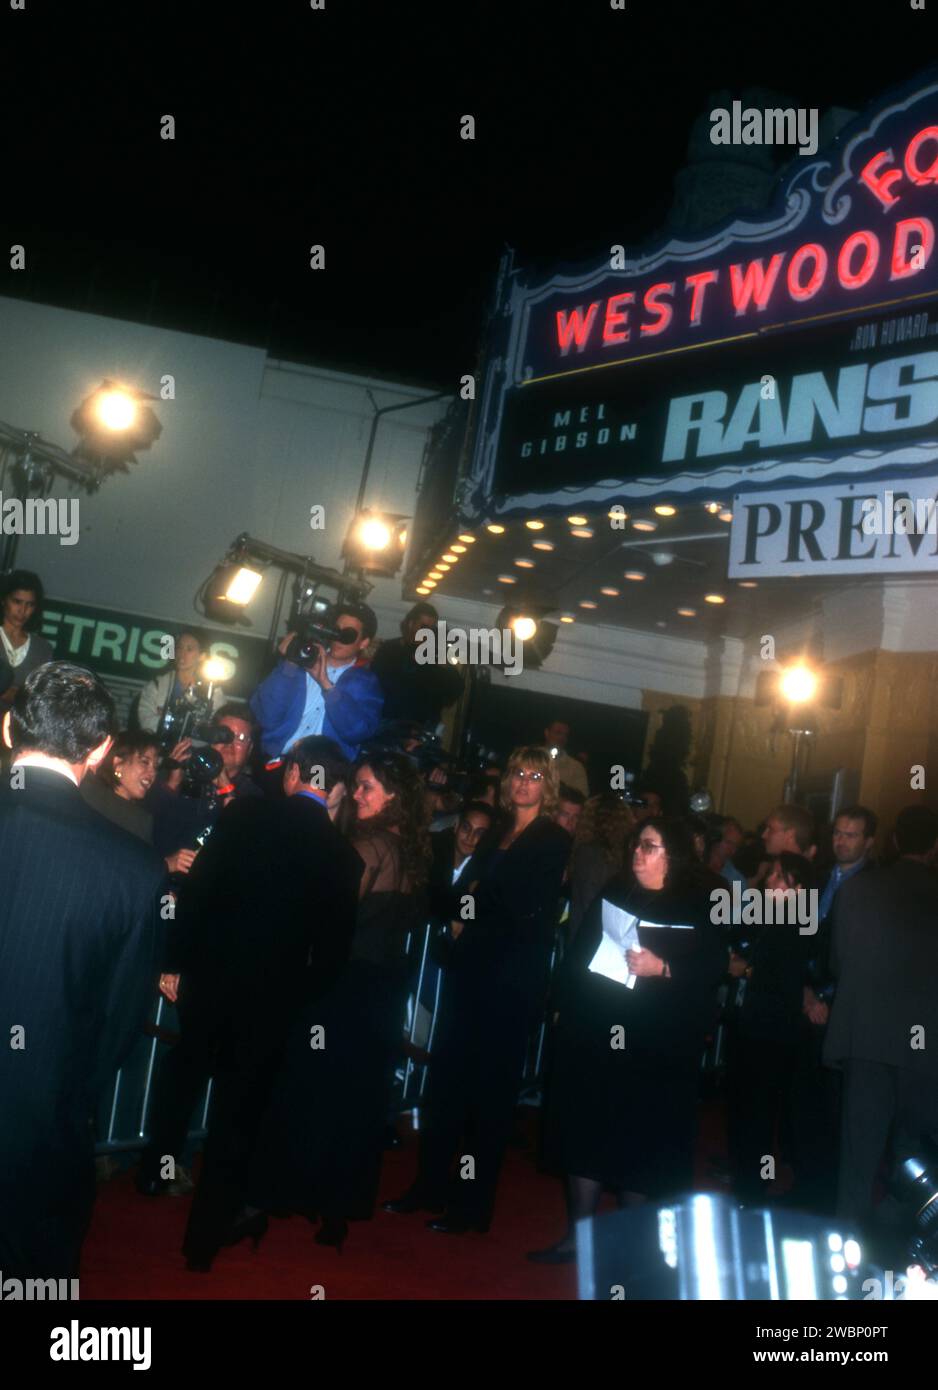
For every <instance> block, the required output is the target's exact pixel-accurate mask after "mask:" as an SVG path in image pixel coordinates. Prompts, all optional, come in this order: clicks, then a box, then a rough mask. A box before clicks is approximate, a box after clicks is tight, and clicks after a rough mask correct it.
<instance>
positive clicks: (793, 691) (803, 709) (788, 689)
mask: <svg viewBox="0 0 938 1390" xmlns="http://www.w3.org/2000/svg"><path fill="white" fill-rule="evenodd" d="M778 686H779V693H780V694H781V695H782V697H783V698H784V699H785V700H786V701H787V703H788V715H787V722H788V732H789V733H790V734H791V736H792V750H791V770H790V771H789V774H788V780H787V782H786V783H785V790H784V793H783V798H782V799H783V800H784V801H785V803H786V804H790V803H792V802H793V801H794V800H795V798H796V797H797V795H798V776H799V770H800V769H799V762H800V755H801V741H802V739H805V738H812V737H813V736H814V721H813V719H811V718H810V717H809V710H810V706H811V703H812V701H813V700H814V699H815V697H816V695H817V692H818V688H819V686H820V680H819V678H818V676H817V674H816V672H814V671H812V670H811V669H810V668H809V667H807V666H805V665H803V664H801V663H799V664H798V665H795V666H789V667H787V668H786V669H785V670H784V671H783V672H782V674H781V677H780V679H779V683H778Z"/></svg>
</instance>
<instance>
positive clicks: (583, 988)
mask: <svg viewBox="0 0 938 1390" xmlns="http://www.w3.org/2000/svg"><path fill="white" fill-rule="evenodd" d="M693 866H694V851H693V844H692V841H691V836H690V831H689V828H688V827H687V826H686V825H685V824H684V823H683V822H682V821H679V820H670V819H666V818H664V817H658V816H656V817H653V818H652V819H650V820H646V821H644V822H642V824H641V826H640V827H639V829H638V831H637V832H636V835H635V838H634V840H633V852H632V855H631V872H629V873H626V874H623V875H620V876H619V877H618V878H616V879H614V880H613V881H612V882H611V883H610V884H608V885H607V886H606V888H605V889H604V890H603V893H602V894H601V896H600V897H598V898H597V899H596V901H595V902H594V903H593V905H592V907H591V908H590V910H589V911H588V912H587V914H586V917H585V918H584V921H583V925H582V926H581V928H580V930H579V932H578V933H577V935H576V937H575V938H574V941H573V944H572V946H571V948H570V950H569V952H568V954H567V957H566V960H565V962H564V968H563V972H562V976H561V980H560V982H559V987H558V992H557V995H556V999H557V1014H556V1019H557V1030H556V1040H555V1041H556V1051H555V1059H554V1075H553V1082H552V1087H551V1094H550V1097H549V1100H548V1112H547V1117H546V1136H545V1137H546V1154H547V1158H548V1162H549V1163H550V1164H551V1166H552V1167H554V1168H556V1170H557V1171H559V1172H562V1173H566V1174H567V1175H568V1184H569V1187H568V1206H569V1214H570V1226H569V1229H568V1232H567V1235H566V1237H565V1238H564V1239H563V1240H562V1241H560V1242H559V1244H557V1245H555V1246H552V1247H551V1248H550V1249H549V1250H541V1251H533V1252H532V1253H531V1256H530V1257H529V1258H532V1259H534V1260H539V1261H542V1262H545V1263H553V1262H557V1263H559V1262H562V1261H566V1260H572V1259H574V1258H575V1247H574V1235H573V1223H574V1222H575V1221H578V1220H581V1219H582V1218H584V1217H588V1216H592V1215H593V1214H594V1213H595V1211H596V1208H597V1206H598V1203H599V1197H600V1193H601V1192H602V1190H603V1189H604V1188H611V1189H612V1190H613V1191H614V1192H615V1193H616V1195H617V1198H618V1200H619V1203H620V1205H631V1204H633V1203H636V1202H638V1201H641V1200H643V1199H644V1198H646V1197H650V1196H656V1197H658V1196H664V1195H666V1194H670V1193H674V1192H680V1191H682V1190H688V1189H689V1188H690V1187H691V1186H692V1183H693V1158H694V1140H695V1136H696V1118H697V1116H696V1105H697V1078H698V1073H699V1068H700V1055H701V1052H702V1050H703V1045H704V1038H705V1035H706V1032H707V1029H708V1027H709V1026H710V1024H711V1023H712V1021H713V1018H714V1015H715V1009H716V990H717V986H718V985H719V983H720V980H721V978H722V976H723V974H724V973H725V971H726V954H727V952H726V946H725V944H724V943H723V941H722V940H721V935H720V931H719V929H718V928H717V927H715V926H713V925H712V923H711V921H710V903H709V900H708V898H707V895H706V893H705V891H703V890H702V889H701V888H700V886H699V883H698V881H697V880H696V878H695V876H694V872H693Z"/></svg>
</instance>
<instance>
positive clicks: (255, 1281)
mask: <svg viewBox="0 0 938 1390" xmlns="http://www.w3.org/2000/svg"><path fill="white" fill-rule="evenodd" d="M522 1115H523V1122H524V1125H525V1129H526V1130H527V1131H528V1132H529V1133H531V1134H532V1135H533V1122H534V1115H533V1114H532V1113H531V1112H530V1111H528V1112H522ZM702 1119H703V1124H702V1131H703V1132H702V1136H701V1144H700V1146H699V1163H698V1169H699V1172H698V1185H699V1187H700V1188H708V1189H710V1190H719V1185H718V1184H715V1183H714V1181H713V1179H712V1177H708V1172H707V1160H708V1158H709V1157H710V1156H711V1155H712V1154H713V1153H715V1152H718V1151H719V1150H720V1149H722V1134H721V1133H720V1130H721V1124H720V1119H719V1117H718V1114H715V1113H714V1110H713V1109H712V1108H711V1107H705V1108H704V1112H703V1116H702ZM400 1130H401V1135H402V1137H403V1138H404V1141H405V1142H404V1147H403V1148H402V1149H399V1150H396V1151H390V1152H388V1153H387V1154H386V1155H385V1163H384V1171H383V1177H382V1184H381V1198H382V1200H384V1199H386V1198H388V1197H396V1196H399V1195H400V1193H402V1192H403V1191H404V1190H405V1189H406V1187H407V1186H408V1184H409V1183H410V1181H411V1179H412V1177H413V1174H414V1169H415V1165H416V1149H417V1143H416V1135H414V1134H413V1133H412V1132H411V1131H410V1130H409V1129H408V1128H407V1127H406V1125H405V1124H404V1123H402V1124H401V1126H400ZM606 1200H607V1201H609V1199H606ZM190 1202H191V1198H188V1197H176V1198H174V1197H158V1198H155V1197H141V1196H140V1195H139V1194H138V1193H137V1191H136V1190H135V1188H134V1186H133V1181H132V1177H131V1173H129V1172H125V1173H122V1174H120V1175H119V1176H118V1177H115V1178H113V1179H112V1180H111V1181H110V1182H105V1183H102V1184H100V1185H99V1187H98V1200H97V1204H96V1206H95V1212H94V1217H93V1220H92V1224H91V1230H90V1232H89V1235H88V1239H87V1240H86V1242H85V1247H84V1252H83V1256H82V1265H81V1297H82V1300H85V1299H124V1298H127V1299H254V1298H259V1299H300V1300H303V1301H308V1300H309V1299H310V1298H311V1296H312V1295H311V1292H310V1290H311V1286H313V1285H316V1284H321V1285H322V1287H323V1293H324V1296H325V1298H326V1299H575V1298H576V1267H575V1266H573V1265H564V1266H559V1267H558V1266H546V1267H545V1266H539V1265H534V1264H531V1263H530V1262H529V1261H528V1260H526V1259H525V1252H526V1251H528V1250H535V1249H540V1248H542V1247H544V1246H546V1245H550V1244H552V1243H553V1242H554V1241H555V1240H559V1239H560V1237H561V1235H562V1234H563V1231H564V1227H565V1208H564V1201H563V1193H562V1189H561V1185H560V1183H559V1182H557V1181H556V1180H555V1179H553V1178H550V1177H546V1176H544V1175H543V1174H542V1173H539V1172H538V1171H537V1168H536V1167H535V1164H534V1153H533V1148H532V1149H529V1150H527V1151H524V1150H521V1149H517V1148H511V1149H509V1152H508V1156H507V1158H506V1160H505V1165H504V1168H503V1171H502V1177H501V1183H500V1186H499V1197H498V1208H497V1210H496V1215H495V1221H494V1223H493V1226H492V1229H491V1231H490V1232H489V1233H488V1234H487V1235H484V1236H480V1235H476V1234H474V1233H470V1234H468V1235H465V1236H445V1235H438V1234H436V1233H435V1232H433V1231H428V1230H427V1229H426V1227H425V1226H424V1220H425V1219H426V1218H425V1217H424V1216H422V1215H420V1214H418V1215H416V1216H391V1215H390V1214H389V1213H387V1212H383V1211H380V1210H379V1211H377V1212H376V1213H375V1216H374V1219H373V1220H371V1221H359V1222H353V1223H352V1224H351V1225H350V1227H349V1236H348V1240H347V1241H346V1243H345V1245H344V1247H343V1249H342V1253H341V1254H338V1253H337V1252H336V1251H335V1250H332V1249H328V1248H324V1247H321V1246H318V1245H316V1243H315V1242H314V1240H313V1234H314V1231H315V1227H313V1226H312V1225H310V1223H309V1222H308V1221H306V1220H304V1219H303V1218H302V1217H298V1216H294V1217H290V1218H289V1219H288V1220H275V1219H271V1222H270V1226H269V1229H268V1231H267V1235H266V1236H265V1237H264V1239H263V1241H262V1242H261V1245H260V1247H259V1248H258V1250H257V1251H255V1250H254V1249H253V1248H252V1246H251V1245H250V1243H249V1242H247V1241H244V1242H242V1243H241V1245H239V1246H236V1247H235V1248H234V1249H231V1250H223V1251H221V1253H220V1254H219V1256H218V1258H217V1260H216V1261H215V1265H214V1267H213V1269H212V1272H211V1273H210V1274H190V1273H189V1272H188V1270H187V1269H186V1267H185V1262H184V1260H183V1257H182V1254H181V1253H180V1247H181V1245H182V1237H183V1231H184V1230H185V1225H186V1221H187V1219H188V1215H189V1205H190ZM611 1205H612V1204H611V1201H610V1206H611Z"/></svg>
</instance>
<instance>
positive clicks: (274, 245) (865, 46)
mask: <svg viewBox="0 0 938 1390" xmlns="http://www.w3.org/2000/svg"><path fill="white" fill-rule="evenodd" d="M212 10H213V6H211V5H206V4H203V3H198V4H194V3H192V2H191V0H189V3H187V4H174V3H171V2H169V3H167V0H160V3H153V2H152V0H132V3H131V4H129V5H128V4H124V5H123V6H122V7H117V6H113V7H112V6H111V5H106V4H94V3H83V4H82V5H80V6H79V5H76V4H71V5H66V4H61V3H59V4H43V3H42V0H27V8H26V10H25V11H23V12H10V11H7V10H0V14H2V16H3V29H2V34H0V42H2V44H3V52H4V66H5V68H6V69H7V73H8V74H10V79H11V80H9V81H6V82H5V84H4V90H3V93H2V96H0V104H2V108H3V110H4V129H5V149H4V170H5V178H4V199H3V204H4V206H3V213H2V224H3V234H4V238H5V241H4V245H9V244H11V243H13V242H22V243H24V244H25V245H26V248H27V258H28V259H27V264H28V271H27V272H26V273H13V272H11V271H10V270H8V269H6V268H5V262H6V258H5V257H4V269H3V271H2V284H0V293H4V294H15V295H25V296H28V297H31V298H34V299H36V300H38V301H42V302H47V303H54V304H59V305H62V306H65V307H69V308H73V309H80V310H89V311H92V312H96V313H106V314H111V315H115V316H118V317H124V318H130V319H135V320H139V321H143V322H147V321H149V322H151V323H153V324H155V325H161V326H167V327H171V328H176V329H183V330H186V331H189V332H194V333H207V334H211V335H212V336H215V337H222V338H231V339H234V340H236V341H240V342H244V343H251V344H256V345H260V346H263V347H266V348H267V349H268V350H269V351H270V353H271V355H272V356H274V357H286V358H291V359H294V360H297V361H304V362H310V363H318V364H321V365H326V366H332V367H339V368H345V369H349V370H352V371H359V372H373V373H375V374H376V375H379V376H384V377H388V378H391V379H396V380H401V381H412V382H415V383H421V384H425V385H427V386H432V387H437V388H446V387H448V386H449V385H450V384H452V382H453V381H454V379H455V378H456V377H457V376H458V375H460V374H461V373H462V372H464V371H467V370H472V368H473V367H474V365H475V362H476V354H477V349H478V344H479V338H480V333H481V330H482V325H483V320H484V307H485V305H486V303H487V301H488V299H489V297H490V295H491V292H492V285H493V278H494V274H495V271H496V269H497V266H498V261H499V256H500V254H501V251H502V249H503V247H504V246H505V245H506V244H510V245H512V246H514V247H515V249H516V251H517V252H518V256H519V260H520V261H521V262H522V263H525V262H529V261H536V262H538V263H539V264H542V265H544V266H550V264H551V263H553V262H556V261H566V260H576V259H585V258H588V257H591V256H594V255H595V254H596V253H597V250H598V249H599V248H604V247H606V246H608V245H609V244H610V243H612V242H614V241H622V242H623V243H625V244H626V245H627V246H633V247H634V246H639V245H641V244H642V242H643V241H648V240H649V239H650V238H652V237H654V235H655V233H656V232H657V231H658V230H659V229H660V227H661V224H662V222H663V221H664V218H665V216H666V214H667V212H668V209H669V207H670V205H671V201H672V196H673V180H674V175H675V172H676V171H677V170H678V169H679V168H680V167H681V166H682V165H683V164H684V163H685V153H686V146H687V139H688V134H689V129H690V125H691V122H692V120H693V119H694V117H695V116H697V115H699V114H700V113H701V112H703V111H704V110H705V109H706V110H709V109H710V106H711V105H712V104H713V103H712V102H711V100H710V98H711V94H715V93H716V92H717V91H719V90H720V89H723V88H725V89H728V91H729V93H730V96H731V97H736V96H740V97H741V96H742V95H743V93H744V91H745V89H746V88H747V87H750V86H755V85H761V86H767V87H770V88H772V89H774V90H775V91H776V92H778V93H780V94H782V95H784V96H786V97H789V98H790V99H791V100H792V101H793V102H795V103H796V104H799V105H807V106H817V107H819V108H820V110H821V113H822V114H823V111H824V110H825V109H826V108H827V107H828V106H830V105H838V106H846V107H850V108H853V109H857V108H858V107H860V106H862V105H863V104H864V103H865V101H867V100H869V99H870V98H872V97H874V96H875V95H876V94H877V93H878V92H880V91H881V90H883V88H885V87H887V86H890V85H893V84H894V83H896V82H900V81H904V80H906V79H907V78H909V77H911V76H913V75H914V74H915V73H916V72H917V71H918V70H920V69H921V67H923V66H924V65H925V63H926V62H927V61H928V60H929V59H930V58H932V57H933V56H934V55H935V54H936V53H938V44H936V43H935V35H936V24H935V16H936V15H938V4H936V5H934V12H933V13H932V14H928V13H923V12H921V11H912V10H911V7H910V5H909V4H908V3H907V0H873V3H872V4H869V3H866V4H864V6H863V7H862V10H860V9H857V8H855V7H853V6H848V5H840V4H833V3H823V4H822V3H814V4H810V5H805V4H803V5H801V6H798V5H795V6H790V7H789V6H779V5H767V4H755V3H752V4H748V5H736V4H730V5H708V4H705V3H697V4H689V5H683V6H681V5H675V4H664V3H654V4H650V3H649V4H635V3H629V4H628V6H627V10H626V12H625V13H624V14H623V13H620V12H616V11H613V10H611V9H610V7H609V3H608V0H577V3H572V4H569V5H555V6H548V5H546V4H545V5H542V4H538V3H534V2H533V0H528V3H517V2H516V0H500V3H498V4H494V5H486V4H463V3H456V0H438V3H436V4H433V5H427V6H426V7H422V6H420V5H414V4H394V3H385V4H382V5H378V4H374V3H361V4H359V3H340V0H326V8H325V10H324V11H321V12H318V11H311V10H310V8H309V6H308V3H307V0H292V2H291V3H276V2H273V0H272V2H271V3H266V4H256V5H255V4H249V3H247V0H245V2H244V3H243V4H242V5H241V6H239V7H234V6H220V5H219V6H218V7H217V14H218V19H217V20H207V19H206V16H207V15H211V12H212ZM193 11H197V12H198V16H199V17H198V18H196V19H193ZM819 15H826V17H824V18H822V19H820V20H819V18H818V16H819ZM165 113H171V114H173V115H174V116H175V118H176V139H175V140H174V141H171V142H170V141H163V140H161V139H160V138H159V120H160V117H161V116H162V115H163V114H165ZM465 113H471V114H472V115H474V116H475V118H476V124H477V132H476V137H477V138H476V140H475V141H474V142H468V141H463V140H461V139H460V138H459V119H460V117H461V116H462V115H463V114H465ZM313 243H322V244H323V245H324V246H325V248H326V270H325V272H322V271H320V272H313V271H311V270H310V269H309V268H308V259H309V257H308V248H309V246H310V245H312V244H313Z"/></svg>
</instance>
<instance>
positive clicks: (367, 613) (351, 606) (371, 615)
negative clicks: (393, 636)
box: [333, 603, 378, 637]
mask: <svg viewBox="0 0 938 1390" xmlns="http://www.w3.org/2000/svg"><path fill="white" fill-rule="evenodd" d="M333 612H334V614H335V621H336V626H337V627H341V623H340V622H339V619H340V618H341V617H342V615H343V614H344V615H345V616H346V617H348V618H357V619H358V621H359V622H360V623H361V625H362V633H363V634H364V636H365V637H374V636H375V634H376V633H377V631H378V619H377V618H376V617H375V612H374V609H373V608H369V607H368V605H367V603H337V604H336V606H335V608H334V610H333Z"/></svg>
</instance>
